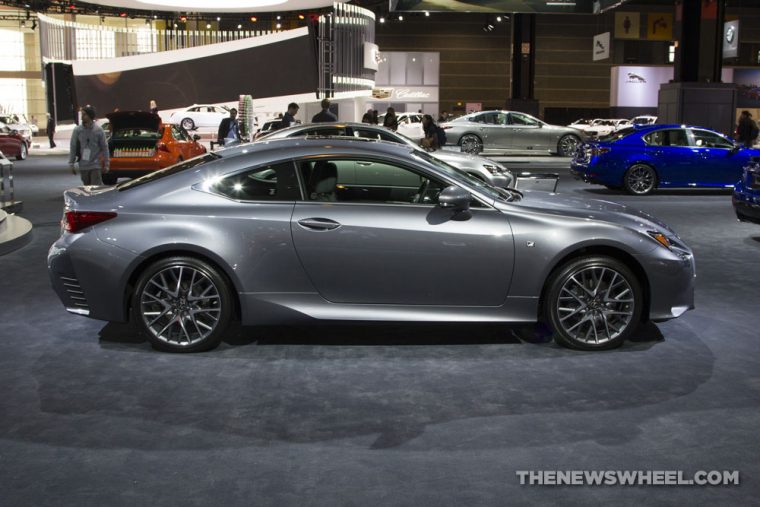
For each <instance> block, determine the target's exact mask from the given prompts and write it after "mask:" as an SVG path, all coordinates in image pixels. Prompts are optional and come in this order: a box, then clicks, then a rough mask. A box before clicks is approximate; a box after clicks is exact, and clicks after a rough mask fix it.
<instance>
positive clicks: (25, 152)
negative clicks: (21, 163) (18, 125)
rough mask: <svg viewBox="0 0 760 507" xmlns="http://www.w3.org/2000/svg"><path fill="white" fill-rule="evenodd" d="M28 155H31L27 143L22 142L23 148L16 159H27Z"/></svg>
mask: <svg viewBox="0 0 760 507" xmlns="http://www.w3.org/2000/svg"><path fill="white" fill-rule="evenodd" d="M27 155H29V149H28V148H27V147H26V143H23V142H22V143H21V150H20V151H19V152H18V155H16V160H26V157H27Z"/></svg>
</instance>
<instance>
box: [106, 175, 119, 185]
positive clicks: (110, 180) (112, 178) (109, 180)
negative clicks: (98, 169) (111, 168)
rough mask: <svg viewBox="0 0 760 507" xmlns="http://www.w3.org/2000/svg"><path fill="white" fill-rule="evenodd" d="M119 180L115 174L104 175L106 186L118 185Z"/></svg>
mask: <svg viewBox="0 0 760 507" xmlns="http://www.w3.org/2000/svg"><path fill="white" fill-rule="evenodd" d="M117 180H118V178H117V177H116V175H115V174H113V173H105V174H103V184H104V185H116V181H117Z"/></svg>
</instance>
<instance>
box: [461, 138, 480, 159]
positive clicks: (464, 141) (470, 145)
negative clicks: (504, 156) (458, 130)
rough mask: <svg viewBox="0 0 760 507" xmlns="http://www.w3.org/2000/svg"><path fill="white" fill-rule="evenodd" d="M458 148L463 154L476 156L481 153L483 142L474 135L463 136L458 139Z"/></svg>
mask: <svg viewBox="0 0 760 507" xmlns="http://www.w3.org/2000/svg"><path fill="white" fill-rule="evenodd" d="M459 148H460V149H461V150H462V151H463V152H464V153H471V154H473V155H477V154H478V153H480V152H481V151H483V141H482V140H481V139H480V138H479V137H478V136H476V135H475V134H465V135H463V136H462V137H461V138H460V139H459Z"/></svg>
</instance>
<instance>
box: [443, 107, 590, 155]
mask: <svg viewBox="0 0 760 507" xmlns="http://www.w3.org/2000/svg"><path fill="white" fill-rule="evenodd" d="M492 113H497V114H502V115H506V116H507V117H509V115H510V114H511V113H512V112H511V111H480V112H477V113H470V114H467V115H465V116H461V117H459V118H456V119H454V120H452V121H450V122H447V123H444V124H441V125H442V126H443V127H445V128H446V144H447V145H449V144H451V145H457V144H459V140H460V139H461V138H462V137H463V136H465V135H467V134H474V135H476V136H478V137H479V138H480V139H481V141H482V143H483V151H482V153H483V154H485V155H488V154H497V153H523V154H524V153H557V149H558V145H559V140H560V139H561V138H562V136H564V135H567V134H572V135H574V136H575V137H577V138H578V139H580V140H583V139H585V138H586V137H587V136H586V135H585V134H584V133H583V132H582V131H580V130H578V129H576V128H573V127H564V126H558V125H549V124H548V123H545V122H543V121H541V120H539V119H538V118H534V117H532V116H530V115H527V114H525V113H516V114H520V115H524V116H527V117H529V118H531V119H532V120H534V121H535V124H534V125H515V124H509V123H503V124H490V123H481V122H480V121H479V118H480V117H481V115H484V114H492Z"/></svg>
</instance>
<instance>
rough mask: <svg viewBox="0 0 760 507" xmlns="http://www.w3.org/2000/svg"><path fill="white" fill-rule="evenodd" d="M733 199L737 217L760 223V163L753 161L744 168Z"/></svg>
mask: <svg viewBox="0 0 760 507" xmlns="http://www.w3.org/2000/svg"><path fill="white" fill-rule="evenodd" d="M732 200H733V203H734V210H735V211H736V218H738V219H739V220H741V221H742V222H754V223H756V224H760V164H758V163H757V162H753V163H751V164H749V165H747V166H746V167H745V168H744V174H742V179H740V180H739V183H737V184H736V186H735V187H734V195H733V199H732Z"/></svg>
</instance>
